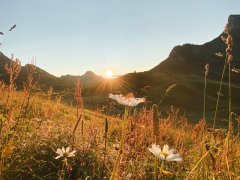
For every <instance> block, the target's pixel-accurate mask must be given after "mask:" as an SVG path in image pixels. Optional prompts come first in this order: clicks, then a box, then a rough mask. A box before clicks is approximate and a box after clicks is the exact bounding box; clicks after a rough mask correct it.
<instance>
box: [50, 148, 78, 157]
mask: <svg viewBox="0 0 240 180" xmlns="http://www.w3.org/2000/svg"><path fill="white" fill-rule="evenodd" d="M56 153H57V154H58V156H57V157H55V159H59V158H60V157H64V158H68V157H72V156H75V153H76V151H75V150H73V151H71V152H70V147H67V148H66V149H65V148H64V147H62V149H60V148H58V149H57V151H56Z"/></svg>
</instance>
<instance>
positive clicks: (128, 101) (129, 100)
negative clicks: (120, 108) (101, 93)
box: [109, 94, 146, 106]
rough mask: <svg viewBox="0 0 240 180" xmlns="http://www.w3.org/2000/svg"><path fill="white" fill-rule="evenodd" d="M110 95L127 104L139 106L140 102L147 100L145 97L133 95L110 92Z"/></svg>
mask: <svg viewBox="0 0 240 180" xmlns="http://www.w3.org/2000/svg"><path fill="white" fill-rule="evenodd" d="M109 97H110V98H111V99H114V100H116V101H117V102H118V103H119V104H122V105H125V106H137V105H138V104H139V103H142V102H145V100H146V99H145V98H135V97H134V96H133V95H131V96H123V95H122V94H109Z"/></svg>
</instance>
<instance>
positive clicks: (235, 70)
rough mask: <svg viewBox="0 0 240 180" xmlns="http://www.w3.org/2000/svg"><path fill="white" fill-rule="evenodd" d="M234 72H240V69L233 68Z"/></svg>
mask: <svg viewBox="0 0 240 180" xmlns="http://www.w3.org/2000/svg"><path fill="white" fill-rule="evenodd" d="M232 72H235V73H240V69H238V68H232Z"/></svg>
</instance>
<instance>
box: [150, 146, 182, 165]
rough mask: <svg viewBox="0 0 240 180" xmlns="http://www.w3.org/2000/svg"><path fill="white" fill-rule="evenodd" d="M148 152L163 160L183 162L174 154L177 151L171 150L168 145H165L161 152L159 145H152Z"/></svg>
mask: <svg viewBox="0 0 240 180" xmlns="http://www.w3.org/2000/svg"><path fill="white" fill-rule="evenodd" d="M148 150H149V151H150V152H151V153H153V154H154V155H155V156H156V157H158V158H159V159H161V160H166V161H182V158H181V157H180V155H179V154H174V152H175V151H176V150H175V149H170V150H169V146H168V145H164V146H163V149H162V150H161V148H160V146H159V145H156V144H152V147H151V148H148Z"/></svg>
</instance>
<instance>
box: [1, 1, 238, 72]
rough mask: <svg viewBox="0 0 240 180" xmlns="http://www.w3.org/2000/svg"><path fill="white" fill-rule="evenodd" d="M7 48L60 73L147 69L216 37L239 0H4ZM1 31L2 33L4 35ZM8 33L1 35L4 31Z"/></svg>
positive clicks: (5, 51)
mask: <svg viewBox="0 0 240 180" xmlns="http://www.w3.org/2000/svg"><path fill="white" fill-rule="evenodd" d="M0 2H1V3H0V4H1V8H0V9H1V10H0V31H2V32H5V31H7V30H8V29H9V28H10V27H11V26H12V25H13V24H17V27H16V29H15V30H14V31H13V32H10V33H9V34H8V35H7V36H6V38H5V42H4V45H3V49H2V51H3V53H4V54H6V55H7V56H10V55H11V53H13V54H14V55H15V56H16V57H18V58H20V60H21V61H22V64H26V63H29V62H30V57H31V56H35V57H36V58H37V65H38V66H39V67H41V68H42V69H44V70H46V71H48V72H50V73H52V74H54V75H56V76H60V75H64V74H72V75H79V74H80V75H81V74H83V73H84V72H85V71H87V70H92V71H94V72H95V73H96V74H99V75H104V73H105V71H106V70H107V69H113V71H114V74H115V75H119V74H125V73H128V72H133V71H134V70H136V71H138V72H139V71H145V70H149V69H151V68H152V67H154V66H156V65H157V64H159V63H160V62H161V61H162V60H164V59H165V58H167V56H168V54H169V52H170V51H171V49H172V48H173V47H174V46H176V45H181V44H184V43H194V44H202V43H205V42H207V41H210V40H212V39H213V38H215V37H217V36H218V35H219V34H220V33H221V32H222V30H223V28H224V26H225V24H226V22H227V18H228V16H229V15H230V14H240V1H239V0H235V1H234V0H0ZM0 38H1V37H0ZM0 41H2V38H1V39H0Z"/></svg>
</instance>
